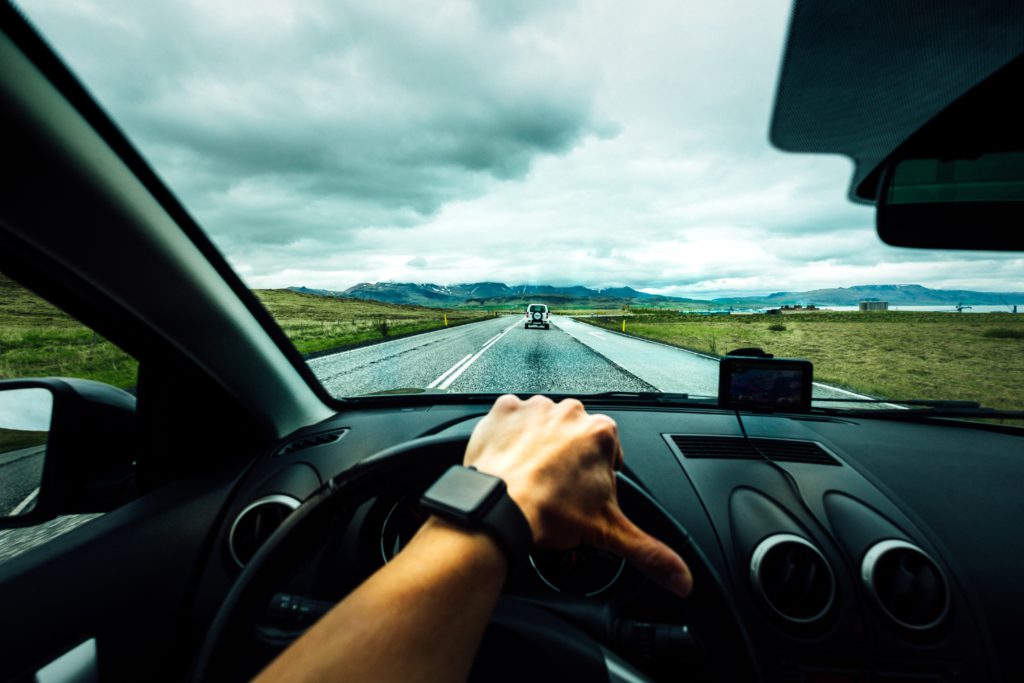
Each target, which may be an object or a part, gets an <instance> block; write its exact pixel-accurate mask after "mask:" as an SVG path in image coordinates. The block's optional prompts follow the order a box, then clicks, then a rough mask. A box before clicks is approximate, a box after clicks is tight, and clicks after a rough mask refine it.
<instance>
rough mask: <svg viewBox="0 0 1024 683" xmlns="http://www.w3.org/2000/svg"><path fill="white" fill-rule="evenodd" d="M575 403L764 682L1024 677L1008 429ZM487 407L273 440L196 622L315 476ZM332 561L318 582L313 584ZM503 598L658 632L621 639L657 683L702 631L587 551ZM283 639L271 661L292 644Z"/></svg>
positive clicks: (401, 412) (463, 425)
mask: <svg viewBox="0 0 1024 683" xmlns="http://www.w3.org/2000/svg"><path fill="white" fill-rule="evenodd" d="M588 409H589V410H591V411H592V412H604V413H606V414H608V415H610V416H612V417H613V418H614V419H615V420H616V422H617V423H618V425H619V432H620V435H621V439H622V443H623V449H624V452H625V458H626V467H625V475H626V476H627V477H628V478H629V479H630V480H632V481H634V482H636V483H637V485H638V486H639V487H640V488H642V489H643V490H644V491H646V493H647V494H649V495H650V496H651V497H652V498H654V499H655V500H656V501H657V502H659V503H660V504H661V506H663V508H664V509H665V510H666V511H667V512H668V513H669V514H670V515H671V516H672V517H674V518H675V520H677V521H678V522H679V523H680V524H681V525H682V526H683V527H685V528H686V530H687V531H688V532H689V534H690V536H691V538H692V539H693V541H694V542H695V544H696V545H697V546H698V547H699V548H700V549H701V550H702V551H703V553H704V556H705V557H706V558H707V561H708V563H709V565H711V569H712V570H713V571H714V572H715V573H717V575H718V576H719V577H720V579H721V584H722V586H723V588H724V590H725V591H726V592H728V593H729V596H730V600H731V601H732V605H733V607H732V609H734V610H735V613H736V614H737V616H738V618H739V619H740V620H741V621H742V626H743V628H744V629H745V631H746V634H747V636H748V637H749V640H750V642H751V643H752V648H753V652H754V657H755V659H756V662H757V667H758V668H759V669H760V670H761V672H762V674H763V676H764V678H765V679H766V680H786V681H860V680H876V681H888V680H892V681H918V680H920V681H938V680H966V681H971V680H1000V679H1004V680H1015V679H1019V678H1020V675H1021V673H1022V664H1021V663H1020V662H1018V661H1017V659H1016V657H1015V647H1016V644H1015V635H1014V634H1016V633H1020V632H1021V626H1022V617H1021V613H1022V610H1021V609H1019V608H1021V607H1024V589H1022V588H1021V586H1020V581H1019V575H1020V571H1019V569H1020V566H1021V565H1020V555H1021V550H1020V548H1021V547H1022V546H1021V545H1020V540H1021V536H1022V532H1021V529H1020V527H1019V526H1018V525H1017V524H1016V520H1020V519H1024V500H1022V497H1021V496H1020V495H1019V483H1020V482H1021V481H1024V460H1022V459H1021V457H1020V456H1021V455H1022V454H1024V448H1022V444H1024V440H1022V438H1021V436H1020V435H1018V434H1014V433H1012V432H1011V431H1010V430H1000V429H999V428H989V427H984V426H963V425H962V424H960V423H955V422H951V421H946V422H941V421H934V420H933V421H931V422H924V421H917V422H914V421H895V420H883V419H872V418H871V417H870V416H865V417H860V416H857V417H848V416H845V415H844V416H841V417H839V416H826V415H773V414H750V413H743V414H742V415H740V416H738V415H737V413H735V412H731V411H725V410H718V409H710V408H709V409H703V408H689V407H688V408H674V407H657V408H654V407H647V406H644V407H643V408H640V407H637V406H629V405H623V406H588ZM485 412H486V407H484V406H481V405H472V404H470V405H459V404H455V405H432V406H413V407H389V408H375V409H371V410H353V411H351V412H348V413H340V414H338V415H337V416H336V417H335V418H334V419H332V420H329V421H327V422H325V423H322V424H320V425H318V426H317V427H316V428H311V429H309V430H306V431H304V432H303V433H301V434H298V435H295V436H293V437H292V438H291V439H290V440H288V441H287V442H284V443H282V444H279V445H278V446H277V447H275V449H274V450H273V452H271V453H268V454H266V455H265V456H264V457H262V458H261V459H259V460H258V461H257V462H255V463H254V464H253V466H252V467H251V468H250V470H249V472H248V473H247V474H246V475H245V476H244V477H242V478H241V479H240V480H239V481H238V482H237V483H236V486H235V491H234V495H233V497H232V502H231V503H230V504H229V506H228V508H227V510H226V514H225V516H224V522H223V524H222V528H221V530H220V532H219V534H218V537H217V538H216V539H215V541H214V542H215V544H216V547H215V552H212V553H211V560H210V562H209V563H208V564H207V567H206V569H205V570H204V572H203V574H202V577H201V579H200V586H199V588H200V590H199V592H198V595H199V603H198V604H197V609H196V610H194V613H193V618H194V620H195V625H196V626H197V628H198V627H199V625H200V624H202V623H208V621H209V619H211V618H212V616H213V614H214V613H215V612H216V609H217V606H218V604H219V601H220V600H221V599H223V596H224V595H225V593H226V592H227V590H228V589H229V587H230V585H231V583H232V582H233V581H234V579H235V578H236V577H237V576H238V574H239V572H240V568H241V566H242V565H243V564H244V563H245V562H246V561H247V559H248V557H251V555H252V553H253V552H254V551H255V549H256V547H257V546H258V545H259V543H260V542H261V541H262V540H263V539H264V538H265V536H266V535H267V534H268V533H269V531H268V529H272V528H273V527H274V526H275V525H276V524H277V523H279V522H280V520H281V519H283V518H284V517H285V516H287V515H288V514H289V513H290V511H291V509H293V508H295V507H297V506H298V504H299V503H300V502H301V501H302V500H304V499H305V498H307V497H308V496H309V495H311V494H312V493H313V492H314V491H315V490H316V489H317V488H319V487H320V486H321V484H322V483H323V482H324V481H326V480H327V479H329V478H330V477H332V476H334V475H336V474H338V473H340V472H342V471H344V470H346V469H348V468H349V467H351V466H352V465H354V464H355V463H357V462H359V461H361V460H363V459H365V458H366V457H368V456H370V455H372V454H374V453H376V452H377V451H380V450H382V449H384V448H387V447H391V446H394V445H395V444H399V443H402V442H405V441H408V440H410V439H414V438H416V437H420V436H425V435H434V434H443V435H453V436H465V437H468V435H469V434H470V433H471V431H472V428H473V426H474V425H475V424H476V422H477V420H478V419H479V417H480V416H481V415H483V414H484V413H485ZM740 420H742V424H741V422H740ZM430 476H432V475H430V474H429V473H427V474H424V475H423V476H421V477H420V478H419V479H417V480H416V483H414V484H413V485H409V484H408V483H403V484H402V485H401V486H397V487H395V488H394V489H391V490H386V491H381V492H380V494H379V495H378V496H376V497H375V498H374V499H372V500H370V501H367V502H366V503H365V504H363V505H361V506H360V507H359V508H358V510H357V511H356V512H355V513H354V514H352V515H351V516H349V517H346V519H345V520H344V523H343V524H341V525H340V526H339V528H338V529H337V530H336V533H334V534H333V535H332V538H330V539H325V541H324V544H323V548H322V549H321V552H320V554H319V555H318V557H317V558H315V560H313V561H310V562H308V563H307V564H306V565H304V566H307V567H313V566H315V567H317V569H316V570H315V571H314V570H313V569H309V571H305V572H301V571H300V572H298V573H297V575H296V576H294V577H292V579H291V580H290V582H289V583H288V584H287V585H282V586H281V587H280V591H279V594H278V595H277V596H276V599H278V600H285V604H284V605H283V606H282V605H277V608H278V609H279V611H280V610H281V609H285V610H287V609H289V608H290V609H292V610H298V609H301V610H305V611H309V612H311V613H312V614H313V615H315V614H316V613H317V612H318V610H323V609H326V608H327V607H329V605H330V604H331V602H332V601H334V600H337V599H338V598H340V597H342V596H343V595H344V594H345V593H346V592H348V591H349V590H351V589H352V588H353V587H354V586H355V585H358V582H359V581H361V580H362V579H363V578H365V577H366V576H367V575H369V573H371V572H372V571H374V570H375V569H377V568H379V567H380V566H382V565H383V564H384V563H385V562H386V561H387V559H388V558H389V557H390V556H391V555H392V554H393V553H394V552H396V551H397V550H399V549H400V548H401V545H402V543H404V541H405V540H406V539H407V538H408V536H409V535H410V534H411V533H413V532H414V531H415V528H416V526H417V524H418V515H419V513H418V511H417V509H416V506H415V504H414V501H415V499H416V497H417V494H418V492H419V490H420V488H421V487H425V486H426V485H428V484H429V483H430ZM624 508H625V509H626V512H627V514H630V510H629V509H628V508H626V506H625V505H624ZM635 521H636V522H637V523H638V524H640V526H645V523H646V522H648V521H649V520H645V519H643V518H638V519H635ZM261 534H262V535H261ZM325 566H327V567H329V569H328V570H327V572H326V573H327V574H329V575H330V576H331V577H333V583H331V585H330V586H327V587H325V585H324V584H323V583H322V582H319V583H318V579H317V578H316V577H317V576H322V575H323V574H324V569H323V568H324V567H325ZM700 590H701V585H700V583H699V582H698V583H697V584H696V585H695V592H696V591H700ZM505 593H506V595H507V596H509V597H512V598H516V599H522V600H527V601H530V602H531V603H533V604H536V605H540V606H541V607H547V608H549V609H552V610H554V611H556V612H559V613H561V614H565V613H567V612H569V613H571V612H573V611H574V610H575V611H576V612H577V613H580V614H583V613H586V612H587V610H588V609H590V610H591V611H593V610H598V611H600V610H604V612H605V613H607V612H608V611H609V610H611V611H613V612H614V613H615V614H616V615H617V617H621V618H624V619H628V620H631V621H629V623H634V624H646V625H657V627H658V628H661V629H662V630H663V631H664V633H661V635H660V636H659V637H661V636H664V637H663V638H662V639H661V640H659V641H658V642H659V643H661V646H660V647H661V649H660V650H658V651H655V652H652V650H651V647H639V648H633V650H630V647H628V645H629V644H628V643H625V642H619V643H618V646H619V649H620V651H621V649H622V648H625V649H626V650H627V652H626V653H625V656H626V657H627V658H630V657H641V658H643V657H647V658H648V659H651V658H653V659H655V660H657V659H658V658H659V657H660V658H662V660H664V661H660V662H659V661H653V662H652V661H649V662H647V663H646V664H645V666H644V667H643V668H644V669H645V670H646V671H648V673H652V675H654V677H655V678H659V677H663V676H664V675H665V674H666V672H671V671H672V669H671V668H666V661H669V660H671V659H672V658H671V657H668V658H667V659H666V656H667V655H666V653H665V647H671V646H672V643H677V644H679V647H681V648H682V647H684V645H685V646H693V647H697V646H696V645H695V643H699V642H700V640H701V636H702V634H701V633H700V632H699V631H696V629H698V628H699V625H698V624H688V623H687V620H688V618H687V605H686V604H685V603H683V602H682V601H679V600H675V599H672V598H670V597H668V596H667V594H666V593H664V592H662V591H661V590H660V589H658V588H656V587H655V586H654V585H653V584H651V583H650V582H648V581H646V580H645V579H644V578H643V577H642V576H640V575H639V574H638V573H637V572H635V571H634V570H633V569H632V568H631V567H629V566H625V567H623V566H622V563H621V562H620V561H618V559H617V558H614V557H609V556H607V555H606V554H603V553H597V552H596V551H590V550H586V549H583V550H580V551H577V552H567V553H540V552H538V553H535V556H534V557H533V558H532V561H531V566H530V567H529V568H526V569H525V570H523V571H521V572H519V573H518V574H517V575H516V576H515V577H513V578H512V579H510V581H509V582H508V584H507V586H506V591H505ZM289 601H290V602H289ZM296 605H299V606H298V607H297V606H296ZM582 618H583V619H584V621H585V620H586V618H587V617H585V616H584V617H582ZM620 621H621V620H620ZM304 623H305V622H303V621H302V620H301V618H299V620H298V621H296V622H295V624H298V625H299V626H302V625H304ZM690 626H692V627H693V628H694V629H695V632H693V633H689V634H688V633H686V629H687V628H688V627H690ZM673 629H674V630H673ZM273 635H274V634H271V636H273ZM277 635H278V636H279V638H278V639H277V640H276V641H275V640H274V638H273V637H269V638H267V639H266V640H267V643H268V649H267V652H266V653H264V654H265V656H269V655H270V654H272V652H273V650H274V648H275V647H280V646H283V645H284V644H286V643H287V642H288V640H290V638H291V637H294V633H292V634H291V635H289V633H288V630H287V629H284V630H282V631H281V632H280V633H277ZM645 642H647V641H645ZM634 644H635V643H634ZM666 644H667V645H666ZM648 645H649V643H648ZM613 649H614V648H613ZM698 649H699V648H698ZM707 649H708V650H711V649H713V648H707ZM637 652H639V654H637ZM691 655H692V653H691ZM707 668H708V670H709V671H713V670H714V663H713V662H711V663H709V664H708V667H707Z"/></svg>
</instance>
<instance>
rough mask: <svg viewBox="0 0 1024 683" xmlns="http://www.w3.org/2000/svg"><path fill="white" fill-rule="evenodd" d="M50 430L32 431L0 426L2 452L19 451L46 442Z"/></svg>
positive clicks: (0, 451)
mask: <svg viewBox="0 0 1024 683" xmlns="http://www.w3.org/2000/svg"><path fill="white" fill-rule="evenodd" d="M47 436H49V434H48V432H32V431H26V430H24V429H3V428H0V454H3V453H8V452H10V451H19V450H21V449H22V448H28V447H29V446H39V445H41V444H44V443H46V438H47Z"/></svg>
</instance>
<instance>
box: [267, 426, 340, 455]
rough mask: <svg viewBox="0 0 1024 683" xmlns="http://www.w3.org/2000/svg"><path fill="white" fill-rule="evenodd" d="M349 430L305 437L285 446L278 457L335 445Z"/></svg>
mask: <svg viewBox="0 0 1024 683" xmlns="http://www.w3.org/2000/svg"><path fill="white" fill-rule="evenodd" d="M347 431H348V430H347V429H339V430H337V431H334V432H324V433H322V434H313V435H311V436H304V437H302V438H301V439H296V440H295V441H292V442H291V443H289V444H287V445H286V446H284V447H283V448H282V449H281V450H279V451H278V452H277V454H278V455H286V454H288V453H292V452H293V451H301V450H303V449H305V448H312V447H313V446H323V445H324V444H329V443H334V442H335V441H337V440H338V439H340V438H341V437H343V436H345V432H347Z"/></svg>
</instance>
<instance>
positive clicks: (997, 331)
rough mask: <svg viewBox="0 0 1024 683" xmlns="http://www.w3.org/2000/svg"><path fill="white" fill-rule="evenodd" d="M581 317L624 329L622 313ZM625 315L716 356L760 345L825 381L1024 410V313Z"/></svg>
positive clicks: (652, 335)
mask: <svg viewBox="0 0 1024 683" xmlns="http://www.w3.org/2000/svg"><path fill="white" fill-rule="evenodd" d="M581 320H583V321H584V322H588V323H591V324H593V325H598V326H600V327H604V328H607V329H612V330H621V329H622V320H623V318H622V317H614V318H581ZM625 320H626V332H627V333H629V334H633V335H636V336H639V337H644V338H647V339H653V340H656V341H660V342H664V343H667V344H672V345H674V346H679V347H682V348H686V349H691V350H694V351H700V352H703V353H709V354H712V355H724V354H726V353H728V352H729V351H730V350H732V349H736V348H741V347H746V346H757V347H761V348H763V349H764V350H765V351H767V352H769V353H773V354H775V356H777V357H796V358H807V359H809V360H811V361H812V362H813V363H814V375H815V379H816V380H820V381H822V382H826V383H829V384H833V385H835V386H840V387H845V388H847V389H851V390H854V391H857V392H862V393H866V394H869V395H871V396H876V397H880V398H905V399H906V398H926V399H960V400H973V401H979V402H980V403H982V404H983V405H986V406H992V407H994V408H1004V409H1015V410H1022V409H1024V315H1011V314H1009V313H964V314H956V313H924V312H921V313H919V312H907V311H889V312H877V313H859V312H841V313H840V312H835V313H829V312H820V313H800V314H792V315H781V316H780V315H710V316H698V315H685V314H652V315H633V316H629V317H626V318H625ZM773 327H774V328H775V329H772V328H773ZM779 327H782V328H783V329H778V328H779Z"/></svg>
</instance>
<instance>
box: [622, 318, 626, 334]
mask: <svg viewBox="0 0 1024 683" xmlns="http://www.w3.org/2000/svg"><path fill="white" fill-rule="evenodd" d="M622 331H623V332H625V331H626V319H625V318H623V319H622Z"/></svg>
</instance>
